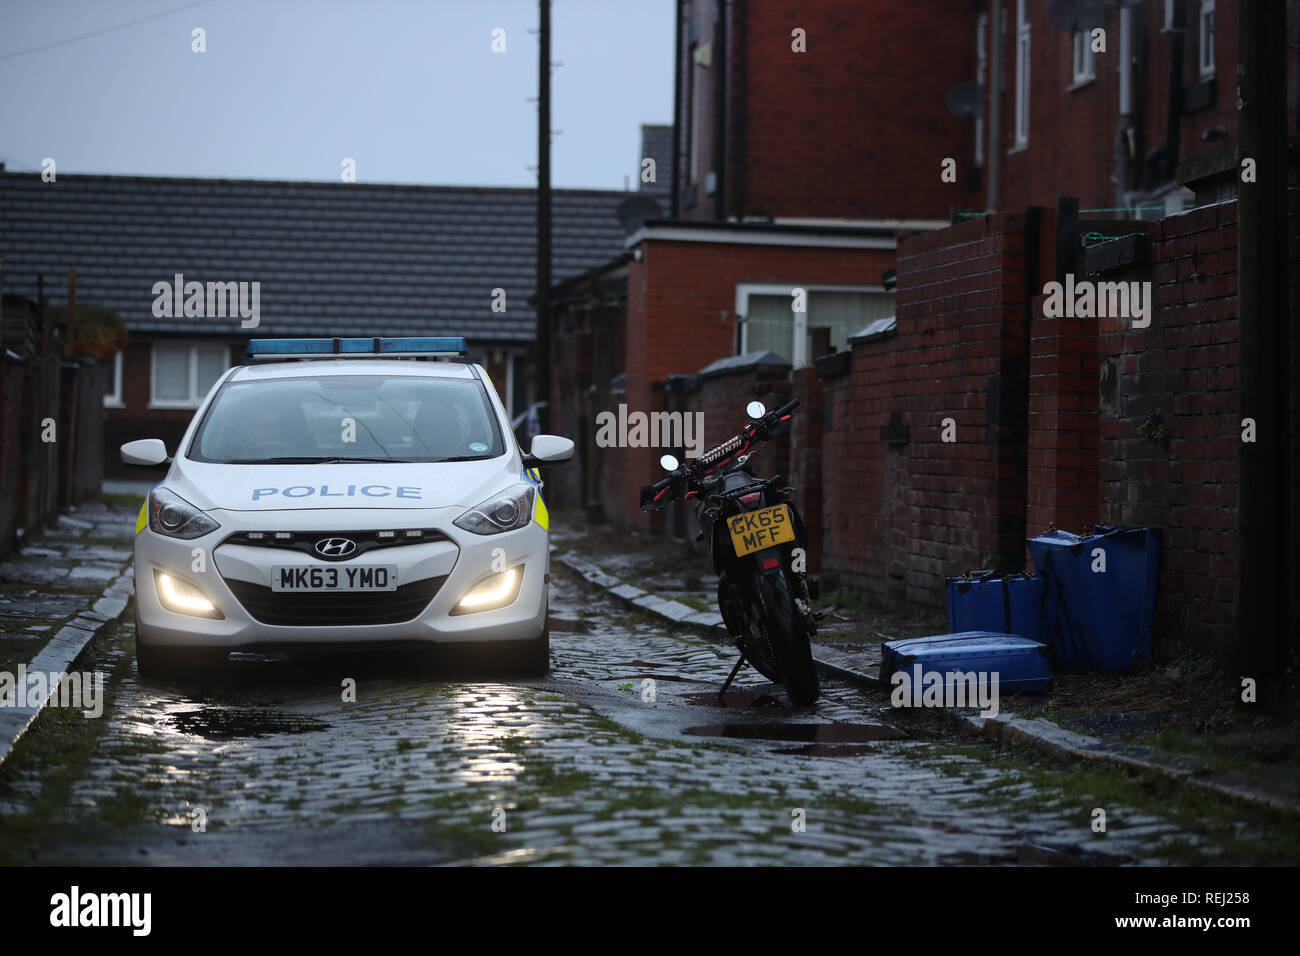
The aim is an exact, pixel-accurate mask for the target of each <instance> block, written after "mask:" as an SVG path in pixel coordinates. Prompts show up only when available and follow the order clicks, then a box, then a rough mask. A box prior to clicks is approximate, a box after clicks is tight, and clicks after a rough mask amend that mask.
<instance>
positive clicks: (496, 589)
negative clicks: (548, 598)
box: [451, 567, 524, 614]
mask: <svg viewBox="0 0 1300 956" xmlns="http://www.w3.org/2000/svg"><path fill="white" fill-rule="evenodd" d="M523 579H524V569H523V568H522V567H517V568H508V569H507V570H505V571H500V572H498V573H497V574H493V575H491V576H490V577H486V578H484V579H483V580H482V581H480V582H479V583H478V584H476V585H474V586H473V587H472V588H470V589H469V590H468V591H466V592H465V595H464V596H463V597H462V598H461V599H460V600H459V601H457V602H456V606H455V607H454V608H452V609H451V613H452V614H471V613H473V612H474V611H490V610H492V609H493V608H498V607H505V606H506V605H507V604H510V603H511V602H512V601H514V599H515V598H517V597H518V596H519V585H520V583H521V582H522V581H523Z"/></svg>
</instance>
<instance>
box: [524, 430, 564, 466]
mask: <svg viewBox="0 0 1300 956" xmlns="http://www.w3.org/2000/svg"><path fill="white" fill-rule="evenodd" d="M572 457H573V439H572V438H561V437H560V436H559V435H538V436H536V437H535V438H533V444H532V447H531V448H529V450H528V454H526V455H524V466H525V467H532V466H533V465H558V464H559V463H560V462H563V461H568V460H569V459H570V458H572Z"/></svg>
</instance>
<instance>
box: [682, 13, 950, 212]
mask: <svg viewBox="0 0 1300 956" xmlns="http://www.w3.org/2000/svg"><path fill="white" fill-rule="evenodd" d="M719 5H720V4H719V3H718V0H690V2H688V3H686V4H685V5H684V10H683V23H682V24H681V27H682V31H683V41H682V59H683V61H684V62H683V63H681V64H679V67H678V80H679V87H678V89H679V91H680V92H681V95H682V96H683V97H684V96H685V91H686V88H687V87H686V84H685V70H686V69H687V68H688V65H689V64H688V63H687V62H685V61H688V60H689V57H690V51H689V45H688V43H687V42H686V40H685V34H686V25H687V22H688V21H689V20H690V19H692V18H693V19H694V20H695V22H696V24H697V30H698V39H699V42H700V43H707V42H710V41H713V40H714V39H715V37H714V33H713V23H714V18H715V15H716V10H717V8H718V6H719ZM728 7H729V10H730V11H731V15H730V18H729V20H728V26H727V34H728V44H727V45H728V46H729V47H731V48H732V56H731V57H730V60H729V61H728V60H727V58H726V57H725V56H724V55H723V54H722V53H721V52H720V50H719V47H718V46H717V45H716V44H715V46H714V50H713V64H714V65H713V66H712V67H710V68H709V69H707V70H701V71H699V73H698V74H697V75H699V76H703V77H704V78H705V80H706V83H707V87H708V88H707V91H706V92H707V101H706V102H705V104H704V107H705V110H706V115H707V117H708V118H707V121H706V122H705V123H704V128H705V135H704V137H703V138H702V139H701V148H702V150H703V152H702V153H701V164H700V184H699V187H700V188H699V190H698V193H697V202H696V205H695V206H694V208H685V207H683V208H682V209H681V215H682V216H683V217H684V218H691V219H712V218H715V215H716V209H715V205H714V197H711V196H706V195H705V194H704V189H703V185H704V175H705V173H706V172H707V171H708V170H709V169H712V168H714V164H713V159H712V157H713V153H712V149H713V139H714V129H715V116H716V109H715V102H716V101H715V99H714V95H713V94H714V86H713V84H715V83H716V82H718V78H719V75H720V73H721V72H722V70H723V69H724V68H729V69H730V70H731V77H730V83H729V88H730V91H731V93H730V104H729V106H728V107H727V110H728V115H727V116H726V122H727V126H728V130H729V132H728V134H727V135H728V140H729V148H728V151H727V159H728V161H729V162H728V167H727V175H726V177H725V182H724V194H725V197H726V208H725V213H726V215H728V216H737V217H743V216H747V215H761V214H766V215H770V216H786V217H828V218H849V219H854V218H856V219H865V218H900V219H902V218H907V219H934V218H939V219H943V218H946V217H947V216H948V213H949V211H950V210H951V209H953V208H964V207H966V206H969V205H972V204H973V203H972V199H971V197H972V195H973V194H972V193H970V192H968V191H966V190H965V188H964V186H963V185H962V184H961V181H960V178H959V182H958V183H957V184H952V183H943V182H941V181H940V178H939V173H940V162H941V160H942V159H943V158H944V157H954V158H956V159H957V160H958V162H959V163H963V162H964V157H966V156H967V155H968V154H969V152H970V150H971V141H972V131H971V124H970V123H969V122H967V121H963V120H961V119H958V118H957V117H956V116H954V115H953V114H952V113H950V112H949V111H948V110H947V108H946V107H945V105H944V95H945V94H946V93H947V91H948V90H949V88H951V87H952V86H953V85H955V84H957V83H960V82H962V81H966V80H970V79H973V77H974V73H975V64H974V59H975V34H974V29H973V24H974V19H973V17H972V16H970V15H969V10H968V9H966V8H964V9H962V10H960V11H956V12H955V11H954V10H953V4H952V3H951V2H948V0H914V2H911V3H907V4H900V3H897V2H892V0H833V2H822V3H818V4H796V3H791V2H789V0H748V2H747V3H746V4H745V5H744V9H745V20H744V22H743V23H742V22H741V21H740V18H739V17H738V16H737V15H736V11H737V5H736V4H734V3H733V4H728ZM954 13H955V14H956V15H954ZM796 27H799V28H802V29H803V30H804V31H805V33H806V48H807V49H806V52H803V53H796V52H794V51H792V50H791V42H792V38H791V31H792V30H794V29H795V28H796ZM742 31H743V37H744V43H743V46H744V65H743V71H744V78H743V81H742V78H741V72H740V71H741V69H742V67H741V55H740V47H741V44H740V43H739V42H737V39H736V38H737V37H738V36H739V35H741V33H742ZM918 50H923V51H924V54H923V56H924V68H923V69H918V68H917V56H918ZM742 111H743V113H742ZM679 115H680V116H681V117H682V122H685V115H686V114H685V111H684V110H683V111H682V112H681V113H680V114H679ZM742 123H743V133H742V132H741V124H742ZM742 136H743V143H742V142H741V137H742ZM685 150H686V137H685V136H683V137H682V160H681V163H682V167H681V168H682V175H681V176H680V177H679V182H680V183H682V184H684V183H685V182H686V177H685V163H686V158H685V157H686V152H685ZM741 163H743V169H742V168H741V167H740V165H739V164H741ZM742 188H743V197H742V195H741V190H742ZM679 195H680V192H679Z"/></svg>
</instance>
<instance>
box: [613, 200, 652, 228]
mask: <svg viewBox="0 0 1300 956" xmlns="http://www.w3.org/2000/svg"><path fill="white" fill-rule="evenodd" d="M615 215H617V216H618V221H619V222H621V223H622V224H623V231H624V232H626V233H629V234H631V233H633V232H636V231H637V229H639V228H640V227H641V223H643V222H645V221H646V220H647V219H658V218H659V217H660V216H662V215H663V210H661V209H660V208H659V204H658V203H657V202H655V201H654V200H653V199H651V198H650V197H649V196H632V197H630V198H628V199H624V200H623V201H622V202H621V203H619V204H618V209H616V210H615Z"/></svg>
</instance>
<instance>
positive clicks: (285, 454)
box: [188, 375, 505, 465]
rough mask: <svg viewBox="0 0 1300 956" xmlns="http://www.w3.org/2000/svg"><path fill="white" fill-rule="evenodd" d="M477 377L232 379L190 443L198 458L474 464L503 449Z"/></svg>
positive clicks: (191, 452)
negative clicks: (452, 462) (471, 462)
mask: <svg viewBox="0 0 1300 956" xmlns="http://www.w3.org/2000/svg"><path fill="white" fill-rule="evenodd" d="M504 452H505V446H504V444H503V442H502V438H501V431H500V429H499V428H498V426H497V420H496V415H495V414H494V413H493V410H492V405H491V403H490V402H489V400H488V396H487V393H486V391H485V390H484V387H483V384H482V383H481V382H480V381H478V380H472V379H456V378H440V377H435V376H429V377H423V376H411V375H320V376H315V377H301V378H299V377H288V378H269V379H256V380H253V381H245V382H240V381H234V382H227V383H226V384H225V385H224V386H223V387H222V388H221V390H220V391H219V392H218V393H217V395H216V396H215V397H214V398H213V400H212V404H211V405H210V406H209V407H208V410H207V413H206V414H205V415H204V416H203V421H202V422H201V423H200V424H199V428H198V430H197V431H196V432H195V434H194V440H193V441H191V442H190V447H189V453H188V454H189V457H190V458H191V459H193V460H194V461H203V462H217V463H223V464H245V465H252V464H288V463H300V464H306V463H314V462H340V461H390V460H392V461H410V462H435V461H471V460H476V459H482V458H495V457H497V456H498V455H501V454H504Z"/></svg>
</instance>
